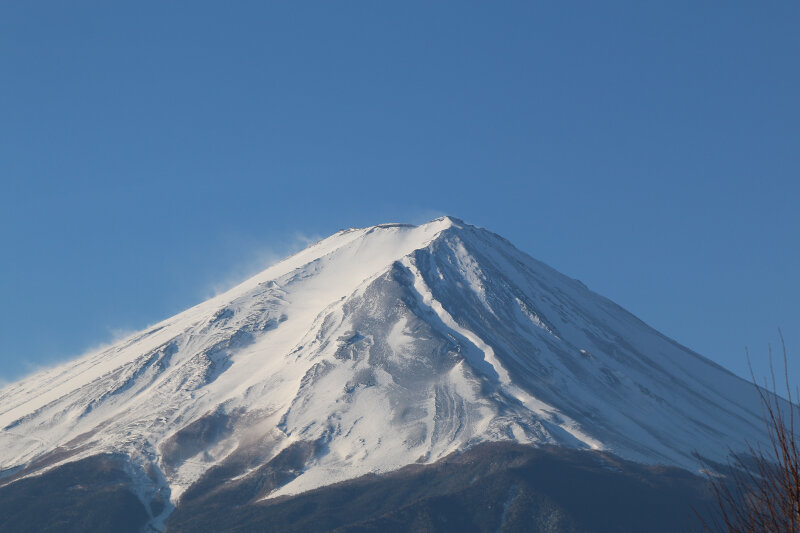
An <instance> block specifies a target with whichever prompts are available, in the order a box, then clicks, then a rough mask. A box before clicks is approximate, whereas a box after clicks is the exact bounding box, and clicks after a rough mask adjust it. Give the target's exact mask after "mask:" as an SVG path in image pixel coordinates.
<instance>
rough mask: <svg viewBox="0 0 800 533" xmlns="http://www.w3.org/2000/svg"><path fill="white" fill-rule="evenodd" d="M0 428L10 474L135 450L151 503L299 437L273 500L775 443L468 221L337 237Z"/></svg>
mask: <svg viewBox="0 0 800 533" xmlns="http://www.w3.org/2000/svg"><path fill="white" fill-rule="evenodd" d="M202 423H207V424H212V425H213V424H216V426H214V427H219V428H220V429H219V430H218V431H216V432H208V435H212V436H211V437H207V438H208V439H209V440H208V441H202V442H200V443H199V444H196V445H195V444H191V443H192V442H194V441H191V438H189V437H181V438H178V436H176V435H179V434H180V435H194V433H191V427H193V426H192V425H193V424H202ZM0 428H2V429H0V471H2V470H4V469H11V468H14V467H18V466H20V465H25V464H30V463H31V462H32V461H34V460H36V459H39V458H43V457H47V455H48V454H49V453H51V452H53V451H54V450H56V449H59V450H60V451H62V452H63V451H69V452H70V453H71V454H72V455H69V456H68V457H65V458H63V459H61V461H70V460H76V459H79V458H81V457H86V456H90V455H94V454H97V453H103V452H117V453H122V454H126V455H128V456H129V457H130V461H131V464H132V465H134V467H135V468H133V467H132V468H133V470H132V472H134V474H135V475H136V476H137V477H136V479H137V491H138V493H139V494H140V497H141V498H142V499H143V500H145V501H146V500H147V498H149V497H152V496H153V495H154V494H156V493H157V492H159V491H162V492H163V491H165V490H168V491H169V497H170V499H171V501H172V502H173V503H177V502H178V500H179V498H180V496H181V494H182V493H183V492H184V491H185V490H186V489H187V488H188V487H190V486H191V485H192V484H193V483H194V482H195V481H196V480H197V479H198V478H199V477H200V476H202V475H203V474H204V473H205V472H207V471H208V470H209V469H210V468H213V467H214V466H216V465H219V464H221V463H224V462H226V461H229V462H230V461H231V460H232V458H241V457H246V458H247V461H243V463H242V464H244V465H245V466H243V467H242V468H241V470H240V471H238V472H236V473H235V474H234V475H232V478H234V479H241V478H243V477H246V476H248V475H251V473H253V472H255V471H256V470H257V469H258V467H259V466H260V465H263V464H266V463H267V462H268V461H270V460H271V459H272V458H274V457H275V456H276V455H277V454H278V453H280V452H281V451H282V450H284V449H286V448H287V447H288V446H290V445H292V444H293V443H298V442H311V443H315V450H316V451H315V453H314V454H313V455H312V456H311V457H310V458H309V459H308V461H306V463H305V464H304V466H303V468H302V469H301V471H299V472H298V474H299V475H298V477H296V478H295V479H294V480H292V481H290V482H289V483H287V484H285V485H284V486H282V487H279V488H278V489H277V490H276V491H275V492H272V493H268V494H263V495H262V496H263V497H265V498H271V497H276V496H280V495H288V494H297V493H300V492H303V491H307V490H310V489H313V488H316V487H320V486H323V485H327V484H330V483H334V482H337V481H342V480H345V479H350V478H353V477H356V476H358V475H362V474H365V473H369V472H386V471H390V470H393V469H396V468H399V467H402V466H404V465H407V464H411V463H415V462H419V461H422V462H433V461H436V460H437V459H439V458H442V457H444V456H446V455H447V454H449V453H451V452H453V451H456V450H460V449H464V448H465V447H467V446H470V445H472V444H475V443H477V442H481V441H488V440H508V439H513V440H516V441H519V442H525V443H534V444H544V443H548V444H560V445H564V446H571V447H578V448H586V449H602V450H609V451H613V452H614V453H617V454H618V455H621V456H622V457H625V458H628V459H632V460H637V461H643V462H648V463H665V464H673V465H678V466H683V467H687V468H692V469H696V468H697V467H698V466H699V465H697V464H696V461H695V460H694V458H693V456H692V452H693V451H697V452H699V453H701V454H702V455H704V456H706V457H707V458H709V459H713V460H721V459H724V456H725V454H726V453H727V448H726V447H727V446H731V447H732V448H733V449H742V448H743V447H744V441H745V440H748V441H749V442H751V443H758V442H759V441H764V439H765V438H766V437H765V435H764V434H763V430H762V424H761V419H760V410H759V403H758V396H757V393H756V391H755V389H754V388H753V387H752V386H751V385H750V384H748V383H746V382H744V381H742V380H740V379H739V378H737V377H735V376H733V375H732V374H730V373H728V372H727V371H725V370H724V369H722V368H720V367H719V366H717V365H715V364H713V363H711V362H710V361H708V360H706V359H704V358H702V357H700V356H699V355H697V354H694V353H693V352H691V351H689V350H687V349H686V348H684V347H682V346H680V345H678V344H677V343H675V342H673V341H671V340H670V339H668V338H666V337H664V336H663V335H661V334H659V333H658V332H656V331H654V330H652V329H651V328H649V327H648V326H647V325H646V324H644V323H642V322H641V321H639V320H638V319H636V318H635V317H633V316H632V315H630V314H629V313H627V312H626V311H625V310H623V309H622V308H620V307H618V306H617V305H616V304H614V303H613V302H610V301H608V300H606V299H605V298H603V297H601V296H599V295H597V294H595V293H593V292H591V291H590V290H588V289H587V288H586V287H585V286H584V285H583V284H581V283H580V282H578V281H576V280H572V279H570V278H567V277H566V276H563V275H561V274H559V273H558V272H557V271H555V270H553V269H552V268H550V267H548V266H547V265H544V264H542V263H540V262H538V261H536V260H534V259H532V258H531V257H529V256H527V255H526V254H524V253H522V252H520V251H519V250H517V249H516V248H514V247H513V246H512V245H511V244H510V243H508V242H507V241H505V240H504V239H502V238H501V237H499V236H497V235H494V234H492V233H490V232H488V231H486V230H483V229H480V228H476V227H474V226H470V225H469V224H466V223H464V222H461V221H459V220H457V219H453V218H450V217H444V218H441V219H437V220H434V221H432V222H430V223H428V224H424V225H421V226H409V225H398V224H385V225H380V226H374V227H371V228H361V229H351V230H345V231H341V232H339V233H336V234H335V235H332V236H331V237H328V238H327V239H324V240H322V241H320V242H318V243H316V244H314V245H312V246H310V247H308V248H307V249H305V250H303V251H301V252H299V253H297V254H295V255H293V256H291V257H289V258H287V259H285V260H283V261H281V262H279V263H276V264H275V265H273V266H271V267H270V268H268V269H266V270H265V271H263V272H261V273H260V274H258V275H257V276H255V277H253V278H251V279H249V280H247V281H245V282H243V283H241V284H239V285H238V286H236V287H234V288H232V289H230V290H229V291H227V292H225V293H223V294H220V295H218V296H216V297H214V298H212V299H210V300H208V301H206V302H203V303H201V304H199V305H196V306H194V307H192V308H190V309H188V310H186V311H184V312H183V313H180V314H178V315H176V316H174V317H172V318H169V319H167V320H165V321H163V322H161V323H159V324H155V325H154V326H152V327H150V328H147V329H146V330H145V331H143V332H139V333H136V334H133V335H131V336H129V337H128V338H126V339H123V340H122V341H120V342H118V343H116V344H114V345H113V346H109V347H106V348H103V349H101V350H97V351H95V352H93V353H89V354H87V355H85V356H83V357H81V358H79V359H77V360H75V361H72V362H70V363H66V364H64V365H61V366H59V367H57V368H53V369H49V370H46V371H43V372H40V373H37V374H34V375H32V376H30V377H28V378H26V379H24V380H22V381H20V382H17V383H12V384H10V385H8V386H6V387H5V388H3V389H0ZM181 432H183V433H181ZM192 438H195V437H192ZM186 442H189V443H190V444H186ZM176 443H178V444H176ZM175 446H178V448H177V449H178V452H174V447H175ZM180 446H185V449H183V448H180ZM171 447H172V448H171ZM169 450H173V451H172V452H169ZM56 464H58V461H57V462H54V463H52V464H51V465H50V466H48V467H43V468H50V467H52V466H54V465H56ZM148 467H150V468H149V471H150V472H155V473H156V474H152V473H151V474H145V473H144V472H146V471H148ZM41 471H42V470H41V469H39V470H36V469H34V471H33V472H32V473H33V474H35V473H38V472H41ZM167 512H168V511H167ZM164 519H165V515H164V516H160V517H153V521H152V524H160V523H163V520H164Z"/></svg>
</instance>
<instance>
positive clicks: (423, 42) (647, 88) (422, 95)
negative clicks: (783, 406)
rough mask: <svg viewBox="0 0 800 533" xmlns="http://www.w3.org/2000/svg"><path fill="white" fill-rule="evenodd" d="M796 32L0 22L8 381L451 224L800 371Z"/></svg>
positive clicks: (793, 15) (783, 27) (627, 23)
mask: <svg viewBox="0 0 800 533" xmlns="http://www.w3.org/2000/svg"><path fill="white" fill-rule="evenodd" d="M798 27H800V4H798V3H796V2H773V3H758V4H756V3H753V2H718V3H712V2H709V3H697V2H670V3H661V4H660V5H659V4H656V3H650V2H625V3H615V2H608V3H606V2H604V3H599V2H575V3H564V2H549V3H544V2H541V3H538V2H537V3H534V2H504V3H497V2H491V3H490V2H481V3H470V2H441V3H439V2H404V3H402V4H401V3H390V2H328V3H315V2H309V3H303V4H302V5H299V4H298V3H294V2H274V3H269V2H252V3H248V2H237V3H235V5H231V3H221V2H220V3H216V4H214V3H205V2H192V3H184V4H180V5H179V4H178V3H177V2H136V3H129V4H128V5H124V4H122V3H118V2H80V1H78V2H69V3H65V2H38V3H35V4H34V3H31V2H5V3H3V4H2V6H0V244H1V246H0V250H2V252H0V258H2V260H0V291H1V293H0V294H2V306H0V336H2V339H3V341H4V342H3V343H2V348H0V380H4V381H8V380H13V379H16V378H19V377H20V376H23V375H25V374H26V373H29V372H31V371H33V370H35V369H36V368H39V367H41V366H42V365H50V364H53V363H56V362H59V361H63V360H65V359H68V358H70V357H73V356H76V355H78V354H80V353H82V352H83V351H85V350H86V349H88V348H90V347H92V346H96V345H98V344H101V343H104V342H108V341H110V340H111V339H113V338H114V337H115V336H117V335H120V334H123V333H124V332H126V331H131V330H136V329H139V328H142V327H144V326H146V325H147V324H149V323H152V322H156V321H158V320H161V319H163V318H166V317H168V316H170V315H172V314H174V313H176V312H179V311H181V310H183V309H184V308H186V307H189V306H190V305H193V304H195V303H197V302H199V301H201V300H202V299H204V298H205V297H207V296H209V295H211V294H212V293H213V292H214V290H216V289H218V288H220V287H223V286H225V285H226V284H230V283H232V282H233V281H235V280H238V279H241V278H243V277H244V276H246V275H247V274H250V273H254V272H255V271H257V270H258V269H259V268H260V267H263V266H264V265H266V264H267V263H268V262H269V261H272V260H275V259H276V258H279V257H280V256H282V255H284V254H286V253H288V252H291V251H293V250H295V249H297V248H298V247H300V246H302V245H303V243H304V242H307V240H308V239H314V238H317V237H322V236H326V235H328V234H330V233H333V232H335V231H336V230H338V229H340V228H344V227H350V226H366V225H372V224H376V223H380V222H387V221H410V222H424V221H426V220H428V219H431V218H435V217H436V216H439V215H441V214H452V215H455V216H458V217H460V218H462V219H464V220H466V221H468V222H471V223H473V224H477V225H481V226H484V227H487V228H489V229H491V230H493V231H495V232H497V233H500V234H501V235H503V236H505V237H506V238H508V239H509V240H511V241H512V242H514V243H515V244H516V245H517V246H518V247H519V248H521V249H522V250H524V251H526V252H528V253H530V254H531V255H533V256H534V257H536V258H538V259H540V260H543V261H545V262H547V263H549V264H551V265H552V266H554V267H555V268H557V269H559V270H561V271H562V272H564V273H566V274H568V275H570V276H573V277H576V278H579V279H581V280H582V281H584V282H585V283H586V284H587V285H588V286H589V287H590V288H592V289H594V290H595V291H597V292H599V293H601V294H603V295H605V296H608V297H610V298H611V299H613V300H615V301H616V302H618V303H619V304H621V305H623V306H624V307H626V308H628V309H629V310H631V311H632V312H634V313H635V314H637V315H638V316H639V317H640V318H642V319H643V320H645V321H646V322H648V323H649V324H651V325H652V326H654V327H655V328H657V329H659V330H660V331H662V332H664V333H666V334H667V335H669V336H671V337H673V338H675V339H676V340H678V341H679V342H681V343H683V344H685V345H687V346H689V347H690V348H693V349H695V350H697V351H699V352H700V353H702V354H704V355H706V356H708V357H710V358H712V359H713V360H715V361H717V362H719V363H721V364H723V365H725V366H727V367H728V368H731V369H732V370H734V371H735V372H737V373H739V374H742V375H744V374H747V367H746V363H745V356H744V350H745V347H746V346H749V347H750V349H751V351H752V353H753V357H754V359H755V361H756V370H757V372H758V373H760V374H761V373H763V371H764V369H765V367H764V365H763V361H764V359H765V357H766V348H767V344H768V343H770V342H771V343H775V342H776V341H777V328H778V327H782V328H783V332H784V334H785V336H786V339H787V342H788V344H789V349H790V354H791V353H800V352H799V351H800V331H799V330H798V327H799V325H800V246H799V245H800V215H799V214H798V199H800V179H799V178H800V104H798V97H797V95H798V94H800V69H798V63H797V61H798V57H800V32H798V31H797V28H798ZM790 364H793V365H794V366H793V370H792V377H793V379H794V381H795V382H800V361H798V362H794V361H792V362H790Z"/></svg>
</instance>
